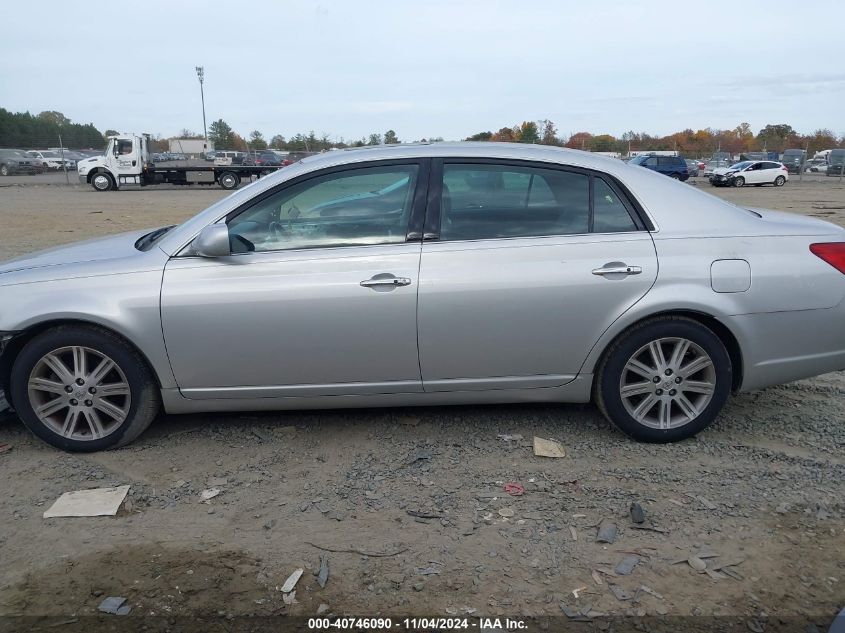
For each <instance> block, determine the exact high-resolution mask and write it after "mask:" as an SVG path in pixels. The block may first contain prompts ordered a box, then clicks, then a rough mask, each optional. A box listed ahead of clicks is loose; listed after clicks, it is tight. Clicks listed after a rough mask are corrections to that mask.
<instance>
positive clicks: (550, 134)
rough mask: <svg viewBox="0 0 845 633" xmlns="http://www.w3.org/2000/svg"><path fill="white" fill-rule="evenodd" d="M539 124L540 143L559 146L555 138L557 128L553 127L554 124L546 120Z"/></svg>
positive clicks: (558, 140)
mask: <svg viewBox="0 0 845 633" xmlns="http://www.w3.org/2000/svg"><path fill="white" fill-rule="evenodd" d="M540 123H541V125H542V128H543V130H542V136H541V137H540V143H542V144H543V145H560V139H559V138H558V137H557V128H556V127H555V124H554V123H553V122H552V121H549V120H548V119H543V120H542V121H540Z"/></svg>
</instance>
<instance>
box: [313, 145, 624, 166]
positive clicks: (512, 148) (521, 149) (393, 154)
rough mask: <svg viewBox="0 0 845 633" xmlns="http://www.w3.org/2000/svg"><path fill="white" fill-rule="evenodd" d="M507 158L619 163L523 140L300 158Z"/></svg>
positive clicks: (380, 147) (330, 161)
mask: <svg viewBox="0 0 845 633" xmlns="http://www.w3.org/2000/svg"><path fill="white" fill-rule="evenodd" d="M426 157H442V158H461V157H465V158H510V159H519V160H534V161H540V162H553V163H564V164H567V165H575V166H580V167H586V168H588V169H599V170H603V171H606V170H607V169H608V168H609V167H610V166H617V165H621V164H622V162H621V161H620V160H619V159H616V158H610V157H607V156H599V155H597V154H592V153H590V152H583V151H581V150H576V149H567V148H564V147H556V146H554V145H533V144H527V143H490V142H484V141H480V142H473V141H464V142H455V143H448V142H438V143H402V144H398V145H372V146H366V147H355V148H346V149H342V150H340V151H336V152H323V153H321V154H316V155H314V156H309V157H307V158H303V159H302V163H303V164H307V165H309V166H315V165H316V164H318V163H324V164H326V165H330V164H343V163H354V162H361V161H367V160H389V159H392V158H397V159H401V158H426Z"/></svg>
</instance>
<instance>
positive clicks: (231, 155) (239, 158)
mask: <svg viewBox="0 0 845 633" xmlns="http://www.w3.org/2000/svg"><path fill="white" fill-rule="evenodd" d="M214 164H215V165H243V164H244V153H243V152H235V151H231V150H222V151H218V152H216V154H215V156H214Z"/></svg>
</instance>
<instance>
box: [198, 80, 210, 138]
mask: <svg viewBox="0 0 845 633" xmlns="http://www.w3.org/2000/svg"><path fill="white" fill-rule="evenodd" d="M196 70H197V79H199V80H200V99H202V135H203V136H204V137H205V151H206V152H208V129H207V128H206V127H205V93H204V92H203V88H202V84H203V81H204V80H205V68H203V67H202V66H197V67H196Z"/></svg>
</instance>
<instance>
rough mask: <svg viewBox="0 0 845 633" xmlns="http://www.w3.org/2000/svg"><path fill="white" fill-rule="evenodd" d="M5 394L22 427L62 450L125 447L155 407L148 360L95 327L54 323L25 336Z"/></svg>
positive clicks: (155, 392) (155, 391)
mask: <svg viewBox="0 0 845 633" xmlns="http://www.w3.org/2000/svg"><path fill="white" fill-rule="evenodd" d="M80 381H81V384H80ZM92 389H93V391H92ZM68 390H69V391H68ZM10 391H11V395H12V402H13V404H14V407H15V410H16V411H17V413H18V415H19V416H20V418H21V420H22V421H23V423H24V424H25V425H26V427H27V428H28V429H29V430H30V431H32V432H33V433H34V434H35V435H36V436H38V437H39V438H41V439H42V440H44V441H45V442H47V443H48V444H51V445H52V446H55V447H56V448H61V449H63V450H66V451H78V452H90V451H99V450H104V449H109V448H116V447H118V446H123V445H125V444H128V443H129V442H131V441H132V440H134V439H135V438H136V437H138V436H139V435H140V434H141V433H143V432H144V430H146V428H147V427H148V426H149V425H150V423H151V422H152V421H153V419H154V418H155V416H156V414H157V413H158V410H159V407H160V396H159V392H158V387H157V385H156V381H155V379H154V378H153V374H152V372H151V370H150V369H149V367H148V366H147V363H146V361H145V360H144V359H143V358H142V357H141V355H140V354H139V353H138V352H137V351H136V350H135V349H134V348H133V347H131V346H130V345H129V344H128V343H126V342H125V341H124V340H123V339H121V338H120V337H118V336H116V335H114V334H112V333H111V332H109V331H107V330H104V329H102V328H98V327H94V326H91V327H88V326H76V325H63V326H58V327H56V328H53V329H50V330H47V331H46V332H43V333H42V334H39V335H38V336H36V337H35V338H33V339H32V340H31V341H29V342H28V343H27V344H26V345H25V346H24V347H23V349H22V350H21V352H20V353H19V354H18V356H17V358H16V359H15V362H14V365H13V367H12V375H11V390H10Z"/></svg>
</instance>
